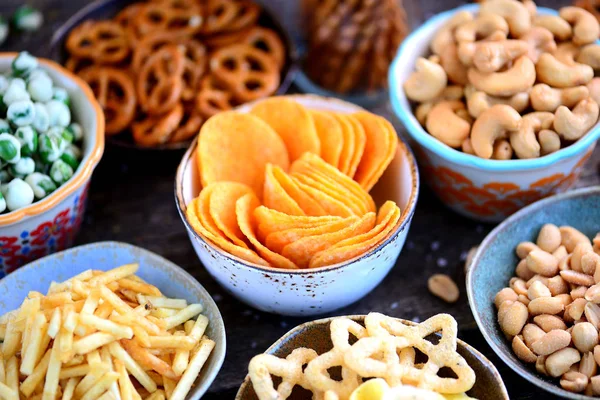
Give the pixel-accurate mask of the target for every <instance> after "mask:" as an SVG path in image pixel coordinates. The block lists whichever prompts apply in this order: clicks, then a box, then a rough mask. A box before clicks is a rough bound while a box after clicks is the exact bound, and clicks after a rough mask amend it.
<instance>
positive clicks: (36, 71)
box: [27, 68, 52, 83]
mask: <svg viewBox="0 0 600 400" xmlns="http://www.w3.org/2000/svg"><path fill="white" fill-rule="evenodd" d="M42 77H43V78H48V79H50V80H52V78H50V75H48V73H47V72H46V71H44V70H43V69H41V68H36V69H34V70H33V71H31V73H30V74H29V76H28V77H27V82H28V83H29V81H31V80H33V79H36V78H42Z"/></svg>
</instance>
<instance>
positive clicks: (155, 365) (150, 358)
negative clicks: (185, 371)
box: [121, 340, 179, 379]
mask: <svg viewBox="0 0 600 400" xmlns="http://www.w3.org/2000/svg"><path fill="white" fill-rule="evenodd" d="M121 345H122V346H123V348H124V349H125V350H126V351H127V353H129V355H130V356H131V357H132V358H133V359H134V360H135V361H137V362H138V363H139V364H140V365H141V366H142V367H146V368H149V369H152V370H154V371H156V372H158V373H159V374H161V375H163V376H166V377H168V378H171V379H178V378H179V376H178V375H176V374H175V373H174V372H173V369H172V368H171V365H170V364H169V363H166V362H164V361H163V360H161V359H160V358H158V357H157V356H155V355H154V354H151V353H150V352H149V351H148V350H147V349H144V348H142V347H140V346H138V345H137V344H136V343H135V342H134V341H132V340H121Z"/></svg>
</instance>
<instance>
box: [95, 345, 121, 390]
mask: <svg viewBox="0 0 600 400" xmlns="http://www.w3.org/2000/svg"><path fill="white" fill-rule="evenodd" d="M100 357H102V362H103V363H104V364H106V365H108V369H109V371H114V370H115V366H114V364H113V358H112V356H111V355H110V351H108V347H106V346H104V347H102V348H101V349H100ZM109 391H110V392H111V393H112V395H113V396H114V398H115V399H117V400H121V394H120V393H119V384H118V383H117V381H115V382H113V383H112V385H110V389H109Z"/></svg>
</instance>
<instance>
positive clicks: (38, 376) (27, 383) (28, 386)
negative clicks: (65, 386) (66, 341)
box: [20, 349, 52, 397]
mask: <svg viewBox="0 0 600 400" xmlns="http://www.w3.org/2000/svg"><path fill="white" fill-rule="evenodd" d="M51 353H52V349H48V350H47V351H46V354H44V357H43V358H42V360H41V361H40V362H39V363H38V365H36V367H35V368H34V370H33V374H31V375H29V376H28V377H27V378H26V379H25V380H24V381H23V382H22V383H21V386H20V390H21V393H23V394H24V395H25V397H29V396H31V394H32V393H33V391H34V390H35V388H36V387H37V385H38V384H39V383H40V382H42V381H43V379H44V377H45V376H46V371H47V370H48V364H49V363H50V354H51Z"/></svg>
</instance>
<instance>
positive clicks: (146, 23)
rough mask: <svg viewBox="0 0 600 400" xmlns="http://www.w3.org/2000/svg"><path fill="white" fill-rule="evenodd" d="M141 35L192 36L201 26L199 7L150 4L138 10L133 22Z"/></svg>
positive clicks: (162, 3) (163, 3)
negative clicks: (168, 33)
mask: <svg viewBox="0 0 600 400" xmlns="http://www.w3.org/2000/svg"><path fill="white" fill-rule="evenodd" d="M134 23H135V25H136V27H137V29H138V30H139V32H140V33H141V34H149V33H151V32H159V31H169V32H171V33H184V34H189V35H192V34H194V33H196V32H198V31H199V30H200V28H201V26H202V13H201V11H200V7H198V6H196V5H194V4H189V6H188V7H179V6H177V5H176V4H174V3H173V2H170V1H169V2H167V1H164V2H152V3H148V4H147V5H146V6H145V7H144V8H142V9H141V10H140V14H139V15H138V16H137V17H136V18H135V21H134Z"/></svg>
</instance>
